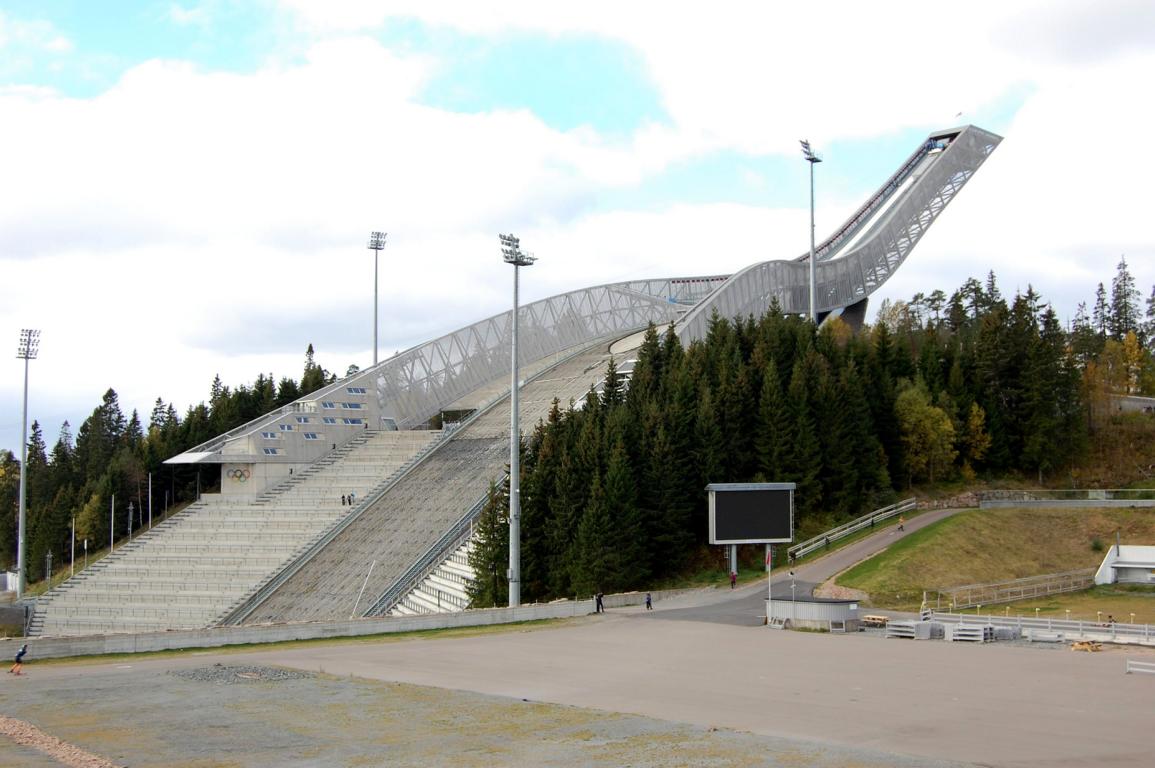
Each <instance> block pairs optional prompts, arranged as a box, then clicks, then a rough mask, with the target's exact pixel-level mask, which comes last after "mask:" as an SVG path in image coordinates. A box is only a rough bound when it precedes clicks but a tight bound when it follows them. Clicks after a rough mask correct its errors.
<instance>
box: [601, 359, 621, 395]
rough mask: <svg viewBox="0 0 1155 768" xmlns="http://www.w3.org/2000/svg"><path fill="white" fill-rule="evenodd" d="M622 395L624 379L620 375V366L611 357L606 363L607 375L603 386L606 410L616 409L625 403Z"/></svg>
mask: <svg viewBox="0 0 1155 768" xmlns="http://www.w3.org/2000/svg"><path fill="white" fill-rule="evenodd" d="M624 398H625V396H624V395H623V393H622V378H621V376H619V375H618V366H617V363H615V362H614V358H613V356H612V355H611V356H610V359H609V362H607V363H606V375H605V378H604V379H603V385H602V405H604V406H605V407H606V408H616V407H617V406H619V405H621V404H622V402H624Z"/></svg>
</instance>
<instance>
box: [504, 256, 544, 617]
mask: <svg viewBox="0 0 1155 768" xmlns="http://www.w3.org/2000/svg"><path fill="white" fill-rule="evenodd" d="M498 239H499V240H500V241H501V254H502V256H503V257H504V258H505V263H506V264H512V265H513V316H512V317H511V318H510V330H511V333H510V335H511V336H512V339H513V343H512V349H511V355H512V364H511V366H510V367H511V369H512V373H511V382H510V391H509V607H510V608H516V607H518V606H519V605H521V478H520V474H521V471H520V468H519V466H518V465H519V462H520V458H521V456H520V449H521V430H520V428H519V425H518V414H517V394H518V391H517V390H518V370H517V314H518V307H517V300H518V295H517V293H518V268H519V267H528V266H530V265H532V264H533V263H534V262H535V261H537V259H536V258H535V257H534V256H532V255H531V254H528V253H525V252H523V251H522V250H521V241H520V240H519V239H518V238H517V237H515V236H514V235H512V234H509V235H498Z"/></svg>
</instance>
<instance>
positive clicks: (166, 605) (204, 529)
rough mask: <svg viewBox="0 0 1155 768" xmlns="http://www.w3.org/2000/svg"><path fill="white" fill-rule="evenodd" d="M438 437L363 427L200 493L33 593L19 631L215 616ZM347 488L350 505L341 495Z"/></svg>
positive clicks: (212, 619)
mask: <svg viewBox="0 0 1155 768" xmlns="http://www.w3.org/2000/svg"><path fill="white" fill-rule="evenodd" d="M440 436H441V433H440V432H435V431H404V432H389V431H382V432H368V433H366V434H364V435H358V436H357V437H356V438H354V439H353V440H351V441H350V442H349V443H347V444H346V445H345V446H342V447H341V448H339V449H337V450H336V451H334V452H333V453H332V454H330V455H329V456H327V457H325V458H324V459H321V460H320V461H318V462H316V463H315V464H313V465H312V466H310V467H309V468H308V469H307V470H304V471H302V472H300V473H297V474H295V475H293V476H292V477H291V478H290V479H288V480H287V481H285V482H283V483H281V484H280V485H278V486H276V487H274V488H272V489H270V490H268V491H266V492H265V493H262V494H260V495H259V496H258V497H257V498H255V499H253V500H247V501H246V500H234V499H228V498H224V497H218V496H213V497H205V498H204V499H202V500H201V501H199V502H197V503H195V504H193V505H191V506H189V507H188V508H187V509H185V510H184V511H182V512H181V513H180V514H177V515H174V516H173V517H171V518H169V519H168V520H166V521H165V522H163V523H161V524H160V525H158V526H156V527H154V528H153V529H152V530H151V531H148V532H147V533H144V534H141V535H140V536H138V537H137V538H136V539H134V540H132V541H131V542H128V543H126V544H124V545H123V546H121V547H120V548H118V549H117V550H116V551H115V552H113V553H111V554H110V555H109V556H108V557H105V558H104V559H103V560H100V561H99V562H97V563H94V564H93V565H92V566H91V567H89V568H87V569H85V570H83V571H81V572H80V573H78V574H76V576H74V577H73V578H71V579H69V580H68V581H66V582H64V583H63V584H61V585H60V586H58V587H56V588H55V589H53V590H51V591H50V592H48V593H47V594H45V595H44V596H42V597H41V598H40V599H38V600H37V603H36V609H35V611H34V613H33V616H32V619H31V623H30V628H29V633H30V634H32V635H84V634H97V633H111V632H147V631H158V630H168V629H196V628H202V627H206V626H210V625H212V624H215V623H216V622H217V620H218V619H219V618H220V617H221V616H222V615H224V614H225V613H227V612H228V611H229V610H230V609H231V608H232V607H233V606H234V605H236V604H237V603H239V602H241V601H242V600H244V599H245V598H246V597H247V596H248V595H249V594H251V593H252V592H253V591H255V590H256V589H257V588H258V587H259V586H260V585H261V584H262V583H264V581H265V580H267V579H268V578H269V577H270V575H271V574H274V573H276V572H277V571H279V570H280V569H281V568H283V567H284V566H285V564H287V563H288V562H291V561H292V560H293V559H295V558H296V557H298V556H299V555H300V554H301V553H302V552H303V551H305V550H306V549H307V548H308V547H309V546H310V545H311V544H312V542H313V541H314V540H316V539H317V538H318V537H320V536H322V535H323V534H324V532H325V531H326V530H328V529H329V528H330V527H331V526H333V525H334V524H336V523H337V522H339V521H340V520H341V519H343V518H344V517H345V516H346V515H349V514H352V513H354V512H355V511H356V510H357V506H358V505H360V504H363V503H364V500H366V499H368V498H369V497H370V496H371V495H372V493H373V491H374V490H375V489H377V488H379V487H381V486H384V485H387V484H388V483H389V482H392V481H393V480H394V479H395V478H396V477H398V476H399V475H401V474H403V473H404V472H405V471H406V470H407V469H409V468H410V467H411V466H412V464H413V463H415V462H416V461H419V460H420V457H421V456H423V455H424V454H426V453H427V452H428V451H429V450H431V448H432V446H433V445H434V444H436V443H437V442H438V438H439V437H440ZM350 493H352V494H354V496H355V499H356V505H352V506H351V505H347V504H342V498H341V497H342V495H344V496H346V497H348V495H349V494H350Z"/></svg>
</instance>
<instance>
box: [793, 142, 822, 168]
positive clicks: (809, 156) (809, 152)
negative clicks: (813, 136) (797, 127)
mask: <svg viewBox="0 0 1155 768" xmlns="http://www.w3.org/2000/svg"><path fill="white" fill-rule="evenodd" d="M798 143H799V144H801V145H802V156H803V157H805V158H806V162H808V163H821V162H822V158H821V157H820V156H819V155H816V154H814V150H813V149H811V148H810V142H809V141H807V140H806V139H799V141H798Z"/></svg>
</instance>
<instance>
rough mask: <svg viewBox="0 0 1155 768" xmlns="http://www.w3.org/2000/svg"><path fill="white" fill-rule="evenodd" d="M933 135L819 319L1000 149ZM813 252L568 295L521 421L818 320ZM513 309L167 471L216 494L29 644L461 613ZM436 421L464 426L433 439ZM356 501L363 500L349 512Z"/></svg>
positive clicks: (501, 431) (838, 270)
mask: <svg viewBox="0 0 1155 768" xmlns="http://www.w3.org/2000/svg"><path fill="white" fill-rule="evenodd" d="M1000 141H1001V139H1000V137H998V136H996V135H994V134H992V133H989V132H987V131H984V130H982V129H980V128H976V127H974V126H964V127H960V128H955V129H951V130H947V131H940V132H936V133H933V134H931V135H930V136H928V137H927V138H926V139H925V140H924V141H923V142H922V143H920V145H919V146H918V148H917V149H916V150H915V151H914V152H913V153H912V154H911V155H910V157H909V158H908V159H907V160H906V161H905V162H904V163H903V164H902V166H901V167H900V168H899V169H898V171H896V172H895V173H894V174H893V175H892V176H891V177H890V178H889V179H887V181H886V182H885V183H884V184H883V185H882V186H881V187H880V188H879V189H878V191H877V192H875V194H874V195H872V196H871V197H870V199H868V200H867V202H866V203H864V204H863V205H862V206H861V207H860V208H859V209H858V210H857V211H855V213H854V214H853V215H852V216H851V217H850V218H849V219H848V220H847V221H846V222H845V223H844V224H843V225H842V226H841V227H839V228H838V229H837V230H836V231H835V232H834V234H833V235H831V236H830V237H829V238H828V239H827V240H825V241H824V242H823V243H821V244H820V245H819V246H818V247H817V248H816V250H815V261H816V278H817V279H816V291H815V294H816V296H817V299H816V310H817V314H818V316H819V318H823V317H825V316H828V315H831V314H841V315H842V316H843V317H845V318H846V319H847V320H848V321H849V322H851V323H852V324H860V323H861V322H862V319H863V317H864V316H865V309H866V302H867V300H868V298H869V296H870V295H871V293H873V292H874V291H875V290H877V289H878V288H879V287H880V286H881V285H882V284H883V282H885V280H886V279H887V278H888V277H889V276H890V275H891V274H893V273H894V271H895V270H896V269H897V268H898V267H899V266H900V265H901V264H902V262H903V261H904V260H905V259H906V258H907V257H908V256H909V254H910V252H911V250H912V249H913V248H914V246H915V245H916V244H917V242H918V240H919V239H920V238H921V236H922V235H923V234H924V233H925V232H926V230H927V228H928V227H929V226H930V225H931V224H932V223H933V221H934V220H935V218H937V216H938V215H939V214H940V213H941V212H942V211H943V210H944V209H945V207H946V206H947V204H949V202H950V201H951V200H952V199H953V198H954V196H955V195H956V194H957V193H958V192H959V190H961V189H962V187H963V186H964V185H965V184H966V182H967V181H968V180H969V179H970V178H971V176H972V175H973V174H974V173H975V171H976V170H977V169H978V168H979V167H980V166H981V165H982V163H983V162H984V161H985V160H986V158H987V157H988V156H989V155H990V153H991V152H993V151H994V149H995V148H996V147H997V146H998V143H999V142H1000ZM808 260H809V254H807V255H806V256H803V257H800V258H797V259H793V260H784V261H766V262H761V263H758V264H754V265H752V266H750V267H747V268H746V269H743V270H741V271H740V272H738V273H736V274H734V275H731V276H724V275H712V276H698V277H685V278H669V279H660V280H640V281H632V282H624V283H614V284H609V285H601V286H596V287H592V288H586V289H583V290H578V291H572V292H570V293H565V294H561V295H559V296H554V297H551V298H548V299H543V300H541V301H538V302H535V303H532V304H529V305H527V306H524V307H522V308H521V311H520V314H519V326H520V337H521V342H520V350H519V352H520V354H519V358H520V360H519V363H520V365H521V371H522V373H523V376H524V379H523V384H522V387H521V390H520V391H521V411H520V424H521V428H522V430H523V431H525V430H528V429H531V428H532V427H533V425H534V424H536V423H537V421H538V420H539V419H541V418H543V417H544V416H545V414H546V412H547V411H548V408H549V406H550V403H551V402H552V401H553V399H554V398H557V399H559V400H560V401H561V402H562V403H567V402H569V401H570V400H571V399H572V400H578V399H580V398H581V397H582V396H583V395H584V394H585V393H586V392H588V391H589V389H590V388H591V386H595V385H596V384H597V383H598V382H599V381H600V380H601V379H602V377H603V376H604V373H605V366H606V363H607V361H608V360H609V358H610V356H611V354H617V355H621V354H622V353H623V352H624V351H625V350H624V347H628V346H629V345H628V344H617V345H615V346H614V348H613V352H612V353H611V345H612V344H614V342H616V341H618V340H621V339H624V338H626V337H630V336H636V335H637V333H638V331H639V330H641V329H644V328H645V327H646V326H647V325H648V324H649V323H654V324H656V325H658V326H664V325H668V324H674V325H675V328H676V331H677V333H678V335H679V337H680V338H681V339H682V340H683V342H689V341H691V340H693V339H696V338H701V337H702V336H703V335H704V334H705V332H706V329H707V323H708V321H709V318H710V316H711V314H712V313H713V312H714V311H717V312H718V313H719V314H720V315H722V316H724V317H740V316H741V317H744V316H746V315H748V314H754V315H758V314H761V313H762V312H764V311H765V310H766V309H767V307H769V306H770V304H771V302H772V301H777V304H778V306H779V307H780V308H781V310H782V311H783V312H785V313H792V314H802V313H806V312H808V311H809V309H810V306H809V292H808V285H809V264H808ZM510 314H511V313H509V312H506V313H504V314H500V315H496V316H494V317H490V318H487V319H485V320H482V321H480V322H477V323H475V324H473V325H470V326H468V327H466V328H462V329H460V330H458V331H455V332H453V333H450V334H447V335H445V336H442V337H440V338H438V339H434V340H432V341H429V342H427V343H425V344H421V345H418V346H416V347H414V348H412V349H409V350H406V351H405V352H401V353H399V354H397V355H395V356H394V357H392V358H390V359H387V360H384V361H382V362H381V363H379V364H378V365H375V366H373V367H371V368H369V369H366V370H364V371H361V372H359V373H357V374H354V375H352V376H350V377H347V378H345V379H343V380H341V381H338V382H336V383H334V384H332V385H330V386H328V387H326V388H323V389H321V390H319V391H317V392H314V393H311V394H310V395H307V396H306V397H303V398H301V399H299V400H297V401H296V402H294V403H291V404H290V405H287V406H285V407H284V408H282V409H280V410H278V411H276V412H273V413H270V414H266V415H265V416H263V417H261V418H259V419H256V420H254V421H252V422H250V423H248V424H245V425H243V426H241V427H238V428H236V429H234V430H231V431H230V432H228V433H226V434H224V435H220V436H218V437H217V438H214V439H213V440H211V441H209V442H207V443H204V444H202V445H200V446H197V447H196V448H193V449H192V450H190V451H187V452H186V453H183V454H181V455H179V456H175V457H173V458H171V459H169V463H181V464H198V465H211V466H215V467H218V468H219V471H220V473H221V488H220V492H219V493H216V494H205V495H204V496H203V497H202V498H201V500H199V501H198V502H196V503H195V504H193V505H191V506H190V507H188V508H187V509H185V510H184V511H183V512H181V513H180V514H178V515H176V516H175V517H173V518H171V519H170V520H168V521H166V522H165V523H164V524H162V525H160V526H157V527H156V528H154V529H153V530H152V531H150V532H148V533H147V534H144V535H142V536H140V537H138V538H137V539H135V540H134V541H133V542H131V543H128V544H126V545H124V546H123V547H120V548H118V549H117V550H116V552H114V553H113V554H111V555H109V556H108V557H106V558H105V559H104V560H102V561H101V562H99V563H97V564H95V565H94V566H93V567H91V568H88V569H86V570H84V571H82V572H81V573H78V574H77V575H76V576H75V577H74V578H72V579H69V580H68V581H67V582H65V583H64V584H62V585H61V586H59V587H57V588H56V589H54V590H52V591H50V592H48V593H47V594H45V595H44V596H42V597H41V598H39V599H38V600H37V603H36V607H35V610H34V612H33V619H32V625H31V629H30V632H31V633H32V634H38V635H70V634H72V635H75V634H95V633H110V632H141V631H150V630H164V629H188V628H197V627H209V626H215V625H220V624H238V623H254V622H277V621H299V620H332V619H347V618H349V617H350V616H356V615H361V616H376V615H384V614H387V613H390V612H393V613H398V614H400V613H421V612H430V611H445V610H461V609H463V608H464V607H466V604H467V601H466V600H465V597H464V587H465V584H466V583H467V582H468V580H469V579H470V578H471V575H470V574H469V572H468V566H467V563H466V561H465V555H464V552H465V551H466V550H467V548H468V546H469V540H470V535H471V530H470V525H471V523H472V521H473V519H474V517H475V516H476V515H477V514H478V512H479V511H480V508H481V502H482V499H483V497H484V494H485V493H486V490H487V488H488V485H489V483H490V482H491V481H496V480H499V479H501V478H502V477H503V475H504V472H505V464H506V461H507V460H508V455H507V451H508V439H509V432H508V430H509V421H510V413H509V382H508V371H509V369H510V363H511V360H510V342H509V338H510V332H511V316H510ZM443 412H455V413H468V414H471V415H469V417H468V418H466V419H465V420H464V421H462V422H461V423H460V424H456V425H452V427H451V428H448V427H447V428H446V429H445V430H433V429H430V428H429V427H430V425H431V423H434V420H435V418H436V417H438V416H439V414H442V413H443ZM350 497H351V498H350Z"/></svg>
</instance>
